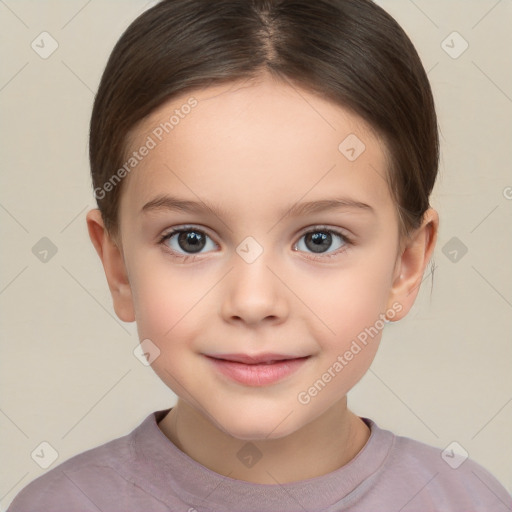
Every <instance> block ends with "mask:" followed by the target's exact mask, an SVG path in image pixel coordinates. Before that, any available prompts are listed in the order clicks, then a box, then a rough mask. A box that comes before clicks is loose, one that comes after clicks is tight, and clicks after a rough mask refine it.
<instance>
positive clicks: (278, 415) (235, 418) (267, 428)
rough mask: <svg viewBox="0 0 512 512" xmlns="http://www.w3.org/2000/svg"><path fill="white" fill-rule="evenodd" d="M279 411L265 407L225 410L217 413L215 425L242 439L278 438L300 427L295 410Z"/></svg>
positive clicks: (261, 439) (262, 439)
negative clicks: (222, 412) (287, 412)
mask: <svg viewBox="0 0 512 512" xmlns="http://www.w3.org/2000/svg"><path fill="white" fill-rule="evenodd" d="M282 411H283V409H281V410H279V411H269V410H265V409H260V410H257V409H255V408H250V409H247V410H240V409H239V410H238V411H233V410H230V411H226V412H225V414H221V415H219V414H217V415H215V417H216V424H217V427H218V428H219V429H220V430H222V431H223V432H224V433H226V434H228V435H230V436H232V437H234V438H236V439H240V440H244V441H264V440H267V441H268V440H270V439H279V438H282V437H286V436H288V435H290V434H293V433H294V432H295V431H297V430H298V429H299V428H300V425H298V424H297V423H296V422H297V420H298V417H297V414H296V411H293V412H291V411H289V412H291V414H289V416H287V414H283V412H282Z"/></svg>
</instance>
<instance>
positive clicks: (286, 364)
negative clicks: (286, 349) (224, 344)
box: [205, 353, 311, 386]
mask: <svg viewBox="0 0 512 512" xmlns="http://www.w3.org/2000/svg"><path fill="white" fill-rule="evenodd" d="M205 356H206V358H207V359H208V360H209V361H210V362H211V363H212V365H213V367H214V368H215V369H216V370H217V371H218V372H220V373H221V374H222V375H223V376H224V377H227V378H228V379H230V380H232V381H236V382H237V383H239V384H244V385H246V386H267V385H270V384H274V383H276V382H278V381H280V380H283V379H284V378H286V377H288V376H290V375H291V374H292V373H295V372H296V371H297V370H299V368H301V367H302V366H303V365H304V364H305V363H306V361H307V360H308V359H309V358H310V357H311V356H295V355H283V354H270V353H265V354H256V355H248V354H215V355H208V354H205Z"/></svg>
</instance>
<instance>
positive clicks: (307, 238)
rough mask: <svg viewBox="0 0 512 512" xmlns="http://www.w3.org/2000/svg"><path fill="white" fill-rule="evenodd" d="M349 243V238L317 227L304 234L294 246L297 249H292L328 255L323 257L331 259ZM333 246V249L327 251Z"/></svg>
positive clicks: (337, 232)
mask: <svg viewBox="0 0 512 512" xmlns="http://www.w3.org/2000/svg"><path fill="white" fill-rule="evenodd" d="M350 243H351V242H350V240H349V238H348V237H347V236H346V235H344V234H343V233H340V232H339V231H336V230H332V229H327V228H324V227H321V226H318V227H315V228H314V229H312V230H309V231H308V232H306V233H304V234H303V235H302V236H301V238H300V240H299V242H298V243H297V244H296V247H297V248H294V250H295V251H297V250H304V248H305V249H306V251H311V252H312V253H313V254H320V255H322V254H325V253H329V254H327V255H326V256H325V257H327V258H331V257H333V256H336V255H337V254H340V253H341V252H343V251H344V250H346V249H347V247H348V245H350ZM333 244H334V248H333V249H331V251H329V248H332V245H333ZM333 251H334V252H333ZM320 257H322V256H320ZM312 259H317V258H312Z"/></svg>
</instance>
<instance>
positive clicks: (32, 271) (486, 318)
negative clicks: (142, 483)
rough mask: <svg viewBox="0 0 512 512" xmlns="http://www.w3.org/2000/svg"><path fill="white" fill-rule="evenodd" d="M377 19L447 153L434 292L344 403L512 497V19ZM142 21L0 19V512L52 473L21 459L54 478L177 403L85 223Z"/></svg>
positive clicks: (392, 7) (70, 12)
mask: <svg viewBox="0 0 512 512" xmlns="http://www.w3.org/2000/svg"><path fill="white" fill-rule="evenodd" d="M150 4H151V3H150ZM379 4H380V5H382V6H383V7H384V8H385V9H386V10H388V11H389V12H390V13H391V14H392V15H393V16H395V18H396V19H397V20H398V22H399V23H401V25H402V26H403V27H404V29H405V30H406V31H407V33H408V34H409V35H410V37H411V38H412V40H413V42H414V43H415V45H416V47H417V48H418V51H419V53H420V55H421V57H422V59H423V62H424V65H425V68H426V69H427V70H429V77H430V79H431V83H432V86H433V89H434V94H435V97H436V102H437V108H438V114H439V122H440V127H441V136H442V162H441V168H440V179H439V182H438V184H437V187H436V191H435V194H434V198H433V204H434V206H435V207H437V209H438V210H439V212H440V215H441V232H440V239H439V243H438V247H437V250H436V255H435V265H436V269H435V279H434V285H433V287H432V286H431V279H430V277H429V278H427V279H426V280H425V282H424V286H423V289H422V291H421V293H420V297H419V299H418V301H417V303H416V305H415V307H414V309H413V311H412V312H411V313H410V314H409V316H408V318H407V319H405V320H404V321H402V322H400V323H398V324H391V325H390V326H389V328H388V329H387V330H386V332H385V334H384V338H383V343H382V345H381V349H380V352H379V353H378V355H377V358H376V360H375V362H374V365H373V366H372V369H371V370H370V371H369V372H368V374H367V375H366V376H365V377H364V379H363V380H362V381H361V382H360V384H358V385H357V386H356V388H355V389H354V390H353V391H352V392H351V394H350V396H349V402H350V404H351V406H352V408H353V409H354V410H355V411H356V412H357V413H358V414H360V415H365V416H369V417H371V418H373V419H375V420H376V421H377V423H378V424H380V426H382V427H385V428H389V429H391V430H393V431H395V432H396V433H399V434H403V435H407V436H409V437H413V438H415V439H418V440H421V441H424V442H426V443H429V444H432V445H435V446H438V447H440V455H441V450H442V449H443V448H445V447H446V446H448V445H449V444H450V443H451V442H452V441H457V442H458V443H459V444H460V445H461V446H462V447H464V448H465V450H467V452H469V455H470V457H471V458H473V459H474V460H476V461H477V462H479V463H481V464H482V465H484V466H485V467H486V468H488V469H489V470H490V471H491V472H492V473H494V474H495V475H496V477H497V478H498V479H499V480H500V481H501V482H502V483H503V484H504V485H505V486H506V487H507V489H508V490H509V491H512V465H511V464H510V454H511V453H512V436H511V432H512V371H511V363H512V340H511V337H512V336H511V332H512V315H511V313H512V286H511V284H512V271H511V265H510V262H511V261H512V235H511V220H512V173H511V166H510V156H511V154H510V153H511V152H510V143H511V142H510V141H512V67H511V65H510V61H511V60H510V59H511V55H510V53H511V52H510V48H511V47H512V31H511V27H512V2H511V1H510V0H502V1H496V0H481V1H468V0H457V1H455V0H450V1H446V0H444V1H441V0H436V1H432V0H428V1H427V0H415V1H414V2H413V1H412V0H381V1H380V2H379ZM148 5H149V4H147V2H144V1H143V0H141V1H135V0H131V1H127V0H125V1H122V2H121V1H112V0H111V1H106V0H92V1H88V2H87V1H85V0H73V1H70V0H65V1H64V0H62V1H60V2H58V1H51V2H50V1H35V0H34V1H27V0H18V1H15V0H1V1H0V19H1V24H0V37H1V59H2V63H3V64H2V67H1V70H0V108H1V117H0V119H1V121H0V122H1V134H2V137H1V147H2V153H1V155H2V156H1V166H2V172H1V175H0V229H1V232H0V239H1V242H2V243H1V265H0V308H1V323H2V327H1V343H2V345H1V360H0V361H1V362H0V379H1V380H0V392H1V395H0V428H1V432H2V434H1V435H0V459H1V460H2V461H3V464H2V465H1V467H0V472H1V477H0V508H1V509H2V510H4V509H5V508H6V507H7V506H8V504H9V503H10V502H11V500H12V499H13V498H14V496H15V494H16V493H17V492H18V491H19V490H20V489H21V488H22V487H24V486H25V485H26V484H28V483H29V482H30V481H31V480H33V479H34V478H36V477H37V476H39V475H41V474H42V473H43V472H44V471H45V470H44V469H42V468H41V467H40V466H39V465H38V464H37V463H36V462H35V461H34V460H33V459H32V458H31V453H32V452H33V451H34V450H35V449H36V448H37V447H38V446H39V445H40V443H41V442H43V441H46V442H47V443H49V444H50V445H51V446H52V447H53V448H54V449H55V450H56V451H57V452H58V459H57V460H56V461H55V462H54V463H53V464H52V465H51V466H50V469H51V468H53V467H55V466H56V465H57V464H58V463H61V462H63V461H64V460H66V459H67V458H69V457H71V456H72V455H75V454H77V453H79V452H82V451H84V450H86V449H88V448H91V447H94V446H97V445H98V444H101V443H104V442H106V441H108V440H110V439H113V438H115V437H119V436H121V435H124V434H126V433H128V432H129V431H131V430H132V429H133V428H134V427H135V426H137V425H138V424H139V423H140V422H141V421H142V419H143V418H145V417H146V416H147V415H148V414H149V413H150V412H151V411H154V410H157V409H163V408H167V407H170V406H171V405H172V404H173V403H174V400H175V397H174V395H173V393H172V392H171V391H170V390H169V389H167V388H166V387H165V386H164V385H163V384H162V383H161V382H160V380H159V379H158V377H156V375H154V373H153V371H152V370H151V369H150V368H148V367H145V366H143V365H142V364H141V363H140V362H139V360H138V359H136V358H135V357H134V355H133V352H132V351H133V349H134V348H135V347H136V345H137V343H138V339H137V336H136V331H135V328H134V325H130V324H123V323H122V322H120V321H119V320H118V319H117V318H116V317H115V315H114V312H113V309H112V306H111V299H110V295H109V292H108V288H107V285H106V281H105V278H104V274H103V270H102V268H101V266H100V262H99V259H98V258H97V256H96V253H95V252H94V249H93V247H92V245H91V244H90V242H89V239H88V236H87V232H86V226H85V220H84V218H85V212H86V211H87V210H88V209H89V208H91V207H93V206H94V199H93V195H92V188H91V185H90V179H89V174H88V172H89V171H88V162H87V133H88V122H89V116H90V111H91V105H92V101H93V95H94V91H95V90H96V88H97V85H98V82H99V79H100V75H101V73H102V71H103V68H104V65H105V63H106V60H107V57H108V55H109V53H110V51H111V49H112V47H113V45H114V44H115V42H116V40H117V39H118V37H119V36H120V34H121V32H122V31H123V30H124V29H125V28H126V26H127V25H128V24H129V23H130V22H131V21H132V20H133V19H134V18H135V17H136V16H137V15H138V14H139V13H140V12H142V11H143V10H144V9H145V8H146V7H147V6H148ZM43 31H47V32H49V33H50V34H51V36H52V37H53V38H54V39H55V40H56V41H57V43H58V48H57V50H56V51H55V52H54V53H53V54H52V55H50V56H49V57H48V58H47V59H43V58H41V57H40V56H39V55H38V53H36V52H35V51H34V50H33V49H32V47H31V43H32V41H34V40H35V41H36V43H37V42H38V41H40V40H41V38H40V37H38V36H39V34H40V33H41V32H43ZM453 31H457V32H458V33H459V34H460V35H461V36H462V37H463V38H464V40H465V41H467V43H468V44H469V47H468V48H467V50H466V51H465V52H464V53H462V54H461V55H460V56H458V57H457V58H453V57H452V56H453V55H455V54H458V53H459V52H460V50H461V49H463V45H464V41H463V40H462V39H460V38H459V36H457V35H455V36H453V35H452V36H450V37H448V39H447V36H449V35H450V34H451V33H452V32H453ZM45 37H46V36H45ZM443 41H445V43H443ZM40 45H41V44H40ZM45 48H46V49H47V50H48V49H49V48H50V43H49V39H46V44H45ZM445 50H447V51H448V52H451V53H452V56H450V55H449V54H448V53H447V52H446V51H445ZM40 51H42V49H41V50H40ZM43 237H47V238H48V239H50V240H51V242H52V243H53V244H54V246H55V247H56V249H57V253H56V254H55V255H53V256H52V255H51V252H50V253H48V255H47V261H46V262H43V261H40V259H39V258H38V257H36V255H37V254H38V251H37V250H34V252H35V253H36V254H34V253H33V247H34V246H36V244H37V243H38V242H39V240H40V239H41V238H43ZM453 237H456V238H457V240H458V241H457V240H455V242H454V241H453V240H452V238H453ZM450 240H452V241H451V242H450ZM40 243H43V244H44V243H45V242H40ZM46 243H47V242H46ZM453 243H457V244H459V248H457V246H455V245H450V244H453ZM446 244H448V245H446ZM460 244H464V246H465V247H467V253H466V254H465V255H462V252H461V250H460V247H462V246H461V245H460ZM37 248H39V250H41V248H40V247H39V246H36V249H37ZM443 248H444V252H443ZM454 250H455V251H457V253H456V254H455V253H454V252H453V251H454ZM445 253H446V254H445ZM42 256H43V255H42V254H39V257H42ZM455 256H456V257H457V260H456V261H452V259H453V258H454V257H455ZM46 453H49V452H48V449H47V451H46ZM454 471H456V470H454Z"/></svg>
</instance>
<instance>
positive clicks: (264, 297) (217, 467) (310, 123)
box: [87, 75, 438, 484]
mask: <svg viewBox="0 0 512 512" xmlns="http://www.w3.org/2000/svg"><path fill="white" fill-rule="evenodd" d="M190 96H191V94H189V95H186V96H183V97H181V98H174V99H173V100H172V101H170V102H168V103H166V104H164V105H163V106H162V107H160V108H159V109H158V110H156V111H155V112H153V113H152V114H151V115H150V116H149V117H148V118H146V119H145V120H144V121H143V122H142V124H140V125H139V126H137V127H136V129H135V131H134V132H133V133H132V135H131V137H130V139H129V142H130V144H129V147H130V149H131V150H133V149H135V148H139V147H140V146H141V145H142V144H143V143H144V141H145V140H146V138H147V136H148V135H150V134H151V133H152V130H154V128H155V127H156V126H158V125H159V123H160V122H162V121H165V120H167V119H169V117H170V116H171V115H172V114H173V112H174V110H175V109H176V108H180V106H181V105H183V104H184V103H185V102H186V101H187V99H188V98H189V97H190ZM193 96H194V97H195V98H196V99H197V100H198V105H197V106H196V107H195V108H194V109H192V111H191V112H190V114H188V115H187V116H186V117H185V118H184V119H182V120H180V123H179V125H177V126H176V127H175V128H174V130H173V131H172V132H171V133H170V134H168V135H166V136H165V137H164V139H163V140H162V141H161V142H160V143H159V144H158V145H157V146H156V147H155V148H154V149H152V150H151V151H150V152H149V154H148V155H147V156H146V157H145V158H144V159H143V160H142V161H141V162H140V163H139V164H138V166H137V168H136V170H134V171H132V172H131V173H130V174H129V175H128V176H127V177H126V178H125V181H124V183H123V191H122V196H121V203H120V210H119V231H118V233H117V236H111V235H110V234H109V233H108V232H107V231H106V230H105V228H104V224H103V221H102V218H101V214H100V213H99V211H98V210H92V211H90V212H89V213H88V215H87V224H88V229H89V234H90V238H91V241H92V243H93V244H94V247H95V248H96V250H97V252H98V254H99V256H100V258H101V261H102V263H103V266H104V270H105V274H106V277H107V281H108V284H109V288H110V291H111V294H112V298H113V303H114V308H115V311H116V313H117V315H118V316H119V318H120V319H121V320H123V321H125V322H132V321H136V322H137V328H138V333H139V337H140V339H141V340H144V339H150V340H151V341H152V343H154V344H155V345H156V346H157V347H158V348H159V350H160V355H159V357H157V358H156V359H155V360H154V361H153V362H152V367H153V369H154V371H155V372H156V373H157V374H158V376H159V377H160V378H161V379H162V380H163V381H164V382H165V384H166V385H167V386H169V388H170V389H172V390H173V391H174V392H175V393H176V395H178V397H179V398H178V402H177V405H176V406H175V407H174V408H173V409H172V411H171V412H170V413H169V414H168V415H167V416H166V417H165V418H164V419H163V420H162V421H161V422H160V423H159V427H160V429H161V430H162V432H163V433H164V434H165V435H166V436H167V437H168V438H169V439H170V440H171V441H172V442H173V443H174V444H175V445H176V446H177V447H178V448H179V449H180V450H182V451H183V452H185V453H186V454H188V455H189V456H190V457H192V458H193V459H194V460H196V461H198V462H199V463H201V464H202V465H204V466H206V467H207V468H209V469H211V470H213V471H215V472H217V473H220V474H222V475H226V476H228V475H229V477H231V478H236V479H240V480H245V481H249V482H254V483H261V484H276V483H277V482H279V483H286V482H294V481H298V480H302V479H307V478H313V477H317V476H320V475H325V474H327V473H329V472H331V471H334V470H335V469H337V468H339V467H341V466H343V465H345V464H347V463H348V462H349V461H350V460H351V459H353V458H354V457H355V456H356V455H357V453H358V452H359V451H360V450H361V449H362V448H363V447H364V445H365V443H366V442H367V440H368V437H369V435H370V432H369V429H368V427H367V426H366V424H365V423H364V422H363V421H362V420H361V419H360V418H358V417H357V416H356V415H354V414H353V413H352V412H351V411H349V409H348V408H347V401H346V394H347V392H348V391H349V390H350V389H351V388H352V387H353V386H354V385H355V384H356V383H357V382H358V381H359V380H360V379H361V378H362V376H363V375H364V374H365V373H366V371H367V370H368V368H369V367H370V364H371V362H372V360H373V358H374V356H375V353H376V351H377V348H378V344H379V342H380V337H381V332H382V331H379V334H378V335H377V336H375V337H374V338H373V339H371V340H370V341H369V343H368V344H367V345H366V346H364V348H363V349H362V350H361V351H360V352H359V353H357V355H355V356H354V357H353V358H352V359H351V360H350V361H348V363H347V364H346V366H344V367H343V369H342V371H340V372H338V373H336V376H335V377H334V378H332V379H331V380H330V382H328V383H327V384H326V385H325V387H324V388H323V389H322V390H321V391H320V392H318V393H317V394H316V396H313V397H311V400H310V401H309V402H308V403H307V404H304V403H300V402H299V400H298V396H299V393H301V392H304V391H307V390H308V388H309V387H310V386H312V384H313V383H314V382H315V381H318V379H320V378H321V377H322V375H323V374H324V373H325V372H326V370H327V369H328V368H329V367H332V366H333V363H334V362H335V361H336V360H337V358H338V356H339V355H343V354H344V353H345V352H346V351H347V350H348V349H349V347H350V345H351V343H352V342H353V340H354V339H356V337H357V335H358V334H359V333H361V332H362V331H364V329H365V328H368V327H370V326H372V325H375V323H376V321H377V320H378V319H379V315H386V314H387V313H389V311H390V310H391V309H392V308H393V305H394V306H395V309H397V308H400V311H399V312H396V311H394V310H393V312H394V313H396V314H395V315H394V317H393V318H392V319H390V320H392V321H396V320H399V319H401V318H403V317H404V316H405V315H406V314H407V312H408V311H409V310H410V308H411V306H412V305H413V303H414V300H415V298H416V295H417V293H418V289H419V285H420V283H421V280H422V277H423V273H424V270H425V267H426V265H427V263H428V261H429V259H430V256H431V254H432V251H433V249H434V246H435V241H436V236H437V230H438V216H437V213H436V212H435V211H434V210H432V209H429V210H428V211H427V212H426V214H425V216H424V220H423V223H422V224H421V226H420V227H419V228H418V229H417V230H415V231H414V232H412V233H410V235H409V237H405V238H401V237H400V235H399V232H400V231H399V219H398V216H397V209H396V205H395V204H394V202H393V199H392V197H391V195H390V192H389V190H388V187H387V185H386V182H385V181H384V179H383V176H385V173H386V169H387V168H386V162H387V159H386V156H387V154H386V147H385V146H384V144H383V142H382V141H381V140H380V139H379V137H378V136H377V135H376V134H375V133H373V131H372V130H371V129H370V127H369V126H367V125H366V124H365V123H364V122H363V121H362V120H361V119H360V118H358V117H357V116H355V115H353V114H351V113H350V112H348V111H347V110H345V109H343V108H341V107H340V106H338V105H336V104H334V103H331V102H329V101H326V100H324V99H322V98H321V97H319V96H318V95H315V94H312V93H309V92H306V91H305V90H301V89H298V88H296V87H292V86H291V85H289V84H287V83H283V82H277V81H275V80H274V79H272V78H270V77H269V76H265V75H263V76H262V77H260V79H259V80H257V81H251V82H249V81H245V82H238V83H232V84H229V85H223V86H216V87H211V88H208V89H202V90H200V91H197V92H196V93H194V94H193ZM351 133H353V134H356V135H357V137H358V138H359V139H360V140H361V141H363V142H364V144H365V146H366V149H365V151H364V152H363V153H362V154H361V155H360V156H359V157H358V158H357V159H356V160H355V161H353V162H351V161H349V160H348V159H347V158H346V157H345V156H344V155H343V154H342V153H341V152H340V151H339V150H338V146H339V144H340V143H341V142H342V141H343V140H344V139H345V138H346V137H347V136H348V135H349V134H351ZM162 194H172V195H174V196H178V197H179V198H182V199H188V200H191V201H199V202H201V201H204V202H205V203H208V204H214V205H217V206H218V205H220V207H221V211H216V212H215V213H213V212H212V211H207V212H206V213H190V212H180V211H172V210H168V209H165V208H160V209H154V210H151V211H147V212H145V213H144V212H141V210H142V207H143V206H144V205H145V204H146V203H148V202H149V201H151V200H153V199H154V198H155V197H157V196H159V195H162ZM341 197H343V198H348V199H351V200H354V201H359V202H362V203H365V204H367V205H369V206H370V207H371V208H355V207H346V208H341V209H335V210H326V211H322V212H316V213H308V214H303V215H301V216H296V217H295V216H294V217H292V216H287V215H284V214H283V212H284V213H286V212H287V211H288V209H289V207H290V206H291V205H294V204H295V203H298V202H305V201H317V200H321V199H329V198H341ZM184 225H185V226H186V227H189V229H190V225H192V226H193V228H192V231H194V228H195V229H199V230H202V231H203V232H204V233H206V234H207V235H208V236H209V238H207V241H206V245H205V246H204V248H202V250H201V253H200V254H199V255H196V256H195V259H191V260H190V259H189V260H183V259H180V258H179V255H180V254H181V255H186V254H187V249H188V254H190V248H189V246H187V245H185V246H183V244H182V245H181V246H180V245H179V244H178V240H177V236H175V237H174V239H173V241H171V240H168V241H167V242H165V243H160V239H161V237H162V236H163V235H165V234H166V233H167V232H168V231H169V228H171V227H176V228H182V227H183V226H184ZM319 225H320V226H321V227H322V229H318V226H319ZM326 228H329V229H332V230H337V231H339V232H341V233H343V234H344V235H347V236H349V238H351V240H352V242H351V243H344V242H343V239H342V238H338V237H337V236H336V235H333V236H332V242H331V244H330V245H329V243H327V244H326V246H325V248H324V249H323V252H320V253H315V252H313V250H312V249H311V246H312V244H311V243H310V244H309V245H307V244H306V239H307V237H305V236H304V234H305V232H311V231H312V232H316V233H318V232H319V231H320V232H321V233H323V232H325V229H326ZM248 236H251V237H253V238H254V239H255V240H256V241H257V243H258V244H259V245H260V246H261V248H262V249H263V252H262V254H261V255H260V256H259V257H258V258H257V259H256V260H255V261H253V262H252V263H248V262H247V261H245V260H244V259H243V258H242V257H240V256H239V254H238V253H237V252H236V249H237V247H238V246H239V245H240V243H241V242H242V241H243V240H244V239H245V238H246V237H248ZM294 249H295V250H294ZM173 251H174V253H173ZM328 256H332V257H328ZM388 316H389V314H388ZM380 318H382V316H381V317H380ZM262 352H277V353H280V354H287V355H294V356H305V355H308V356H310V357H309V359H308V360H307V361H306V363H305V364H304V365H303V366H302V367H301V368H300V369H299V370H298V371H296V372H295V373H293V374H292V375H290V376H288V377H286V378H285V379H283V380H281V381H278V382H277V383H274V384H271V385H267V386H261V387H251V386H245V385H242V384H239V383H236V382H234V381H231V380H229V379H227V378H225V377H224V376H223V375H220V374H219V373H218V372H217V371H216V370H215V368H213V366H212V364H211V362H210V361H209V360H208V359H207V358H206V357H205V356H204V354H205V353H208V354H213V353H217V354H222V353H224V354H226V353H246V354H248V353H262ZM249 440H250V441H251V442H252V443H253V444H255V445H256V446H257V448H258V449H259V451H260V452H261V453H262V458H261V460H260V461H259V462H258V463H257V464H255V465H254V466H253V467H251V468H248V467H246V466H245V465H244V464H242V463H241V461H240V460H239V459H238V457H237V452H238V451H239V450H240V449H241V448H242V447H243V446H244V445H245V444H246V443H247V441H249Z"/></svg>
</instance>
